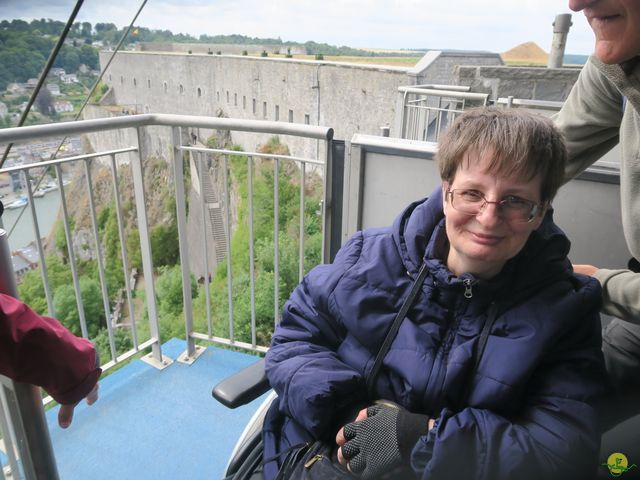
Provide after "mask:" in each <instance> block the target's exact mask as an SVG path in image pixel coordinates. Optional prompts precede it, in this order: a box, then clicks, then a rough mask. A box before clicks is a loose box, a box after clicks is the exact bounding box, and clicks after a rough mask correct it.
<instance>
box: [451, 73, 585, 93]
mask: <svg viewBox="0 0 640 480" xmlns="http://www.w3.org/2000/svg"><path fill="white" fill-rule="evenodd" d="M579 73H580V68H543V67H506V66H503V67H499V66H468V65H463V66H459V67H457V68H455V70H454V81H455V83H456V84H458V85H468V86H470V87H471V90H472V91H474V92H483V93H489V94H490V95H491V99H492V100H495V99H497V98H499V97H508V96H509V95H513V96H514V97H515V98H523V99H530V100H554V101H564V100H565V99H566V98H567V96H568V95H569V91H570V90H571V87H572V86H573V84H574V83H575V82H576V80H577V78H578V74H579Z"/></svg>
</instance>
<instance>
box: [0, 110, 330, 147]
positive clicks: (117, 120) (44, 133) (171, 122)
mask: <svg viewBox="0 0 640 480" xmlns="http://www.w3.org/2000/svg"><path fill="white" fill-rule="evenodd" d="M144 126H167V127H200V128H211V129H214V130H236V131H242V132H255V133H271V134H280V135H293V136H297V137H308V138H316V139H319V140H331V139H332V138H333V129H332V128H329V127H320V126H316V125H302V124H296V123H285V122H272V121H265V120H239V119H233V118H218V117H204V116H196V115H172V114H164V113H145V114H141V115H129V116H124V117H111V118H101V119H94V120H81V121H75V122H64V123H49V124H45V125H31V126H28V127H14V128H5V129H2V130H0V143H4V142H19V141H27V140H32V139H35V138H42V137H55V136H59V135H73V134H80V133H88V132H97V131H103V130H115V129H121V128H138V127H144Z"/></svg>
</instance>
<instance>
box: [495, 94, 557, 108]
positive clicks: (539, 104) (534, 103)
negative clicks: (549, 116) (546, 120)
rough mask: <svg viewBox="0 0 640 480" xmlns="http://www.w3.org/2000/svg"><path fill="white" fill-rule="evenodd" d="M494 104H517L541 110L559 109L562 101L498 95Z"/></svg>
mask: <svg viewBox="0 0 640 480" xmlns="http://www.w3.org/2000/svg"><path fill="white" fill-rule="evenodd" d="M496 104H499V105H508V106H512V105H515V106H519V107H526V108H540V109H542V110H560V109H561V108H562V105H563V104H564V102H557V101H553V100H530V99H527V98H512V97H500V98H498V100H496Z"/></svg>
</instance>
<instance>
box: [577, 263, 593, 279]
mask: <svg viewBox="0 0 640 480" xmlns="http://www.w3.org/2000/svg"><path fill="white" fill-rule="evenodd" d="M573 271H574V272H575V273H581V274H582V275H588V276H590V277H593V274H594V273H596V272H597V271H598V267H594V266H593V265H573Z"/></svg>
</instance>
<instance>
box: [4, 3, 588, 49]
mask: <svg viewBox="0 0 640 480" xmlns="http://www.w3.org/2000/svg"><path fill="white" fill-rule="evenodd" d="M141 2H142V0H106V1H105V0H85V2H84V5H83V6H82V9H81V11H80V14H79V15H78V20H79V21H88V22H91V23H92V24H95V23H98V22H111V23H115V24H116V25H117V26H118V27H124V26H127V25H128V24H129V23H130V22H131V19H132V18H133V16H134V15H135V12H136V11H137V9H138V8H139V6H140V5H141ZM567 3H568V0H323V1H319V0H315V1H312V0H148V2H147V4H146V6H145V8H144V10H143V11H142V14H141V15H140V17H139V18H138V21H137V22H136V25H139V26H144V27H148V28H151V29H163V30H165V29H166V30H171V31H172V32H174V33H179V32H182V33H189V34H191V35H194V36H198V35H200V34H209V35H216V34H232V33H238V34H242V35H248V36H252V37H280V38H282V40H285V41H287V40H289V41H297V42H305V41H307V40H313V41H316V42H322V43H329V44H332V45H337V46H341V45H348V46H350V47H371V48H434V49H438V48H450V49H473V50H489V51H493V52H498V53H501V52H504V51H506V50H509V49H510V48H512V47H514V46H516V45H519V44H521V43H524V42H527V41H533V42H536V43H537V44H538V45H539V46H540V47H542V49H544V50H545V51H549V47H550V45H551V38H552V36H553V30H552V26H551V24H552V22H553V19H554V17H555V15H556V14H558V13H569V12H570V11H569V10H568V8H567ZM74 5H75V1H70V0H0V19H3V20H4V19H7V20H11V19H14V18H21V19H24V20H31V19H33V18H52V19H54V20H61V21H66V19H67V17H68V15H69V14H70V13H71V11H72V9H73V6H74ZM592 48H593V34H592V32H591V30H590V28H589V26H588V24H587V23H586V21H585V19H584V17H583V15H582V14H581V13H574V14H573V26H572V27H571V31H570V33H569V39H568V42H567V49H566V52H567V53H574V54H589V53H590V52H591V50H592Z"/></svg>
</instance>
